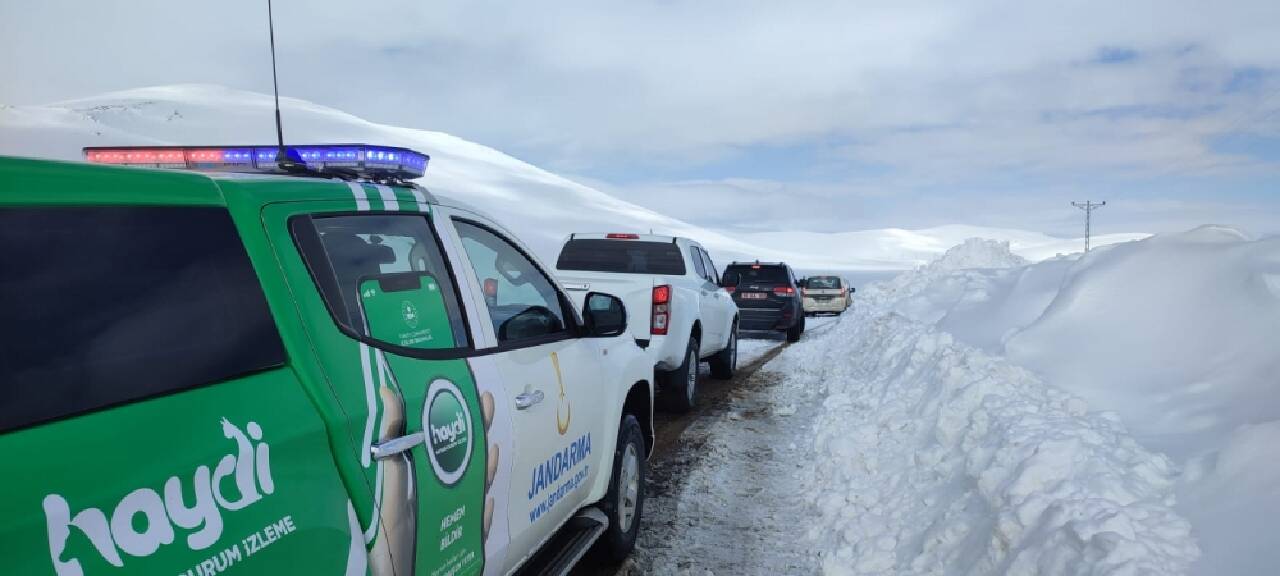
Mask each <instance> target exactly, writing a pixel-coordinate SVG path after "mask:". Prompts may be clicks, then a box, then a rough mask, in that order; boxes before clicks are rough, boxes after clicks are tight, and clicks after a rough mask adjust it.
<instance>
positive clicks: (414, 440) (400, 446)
mask: <svg viewBox="0 0 1280 576" xmlns="http://www.w3.org/2000/svg"><path fill="white" fill-rule="evenodd" d="M426 439H427V435H426V434H424V433H422V432H414V433H413V434H406V435H404V436H400V437H399V438H392V439H390V440H387V441H386V442H380V443H378V444H374V445H373V446H370V447H369V452H370V453H372V454H373V457H374V459H377V460H385V459H387V458H390V457H392V456H395V455H396V454H400V453H401V452H407V451H409V450H411V449H412V448H413V447H414V446H417V445H419V444H421V443H422V442H423V441H424V440H426Z"/></svg>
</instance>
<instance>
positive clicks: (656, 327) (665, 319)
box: [649, 284, 671, 335]
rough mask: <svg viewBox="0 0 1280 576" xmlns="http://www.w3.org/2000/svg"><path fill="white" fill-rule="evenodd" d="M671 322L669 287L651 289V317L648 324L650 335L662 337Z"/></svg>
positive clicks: (661, 286) (663, 285)
mask: <svg viewBox="0 0 1280 576" xmlns="http://www.w3.org/2000/svg"><path fill="white" fill-rule="evenodd" d="M670 320H671V286H668V285H666V284H662V285H660V286H654V287H653V316H652V317H651V318H650V322H649V332H650V333H651V334H658V335H664V334H666V333H667V328H668V326H669V322H670Z"/></svg>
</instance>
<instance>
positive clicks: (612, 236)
mask: <svg viewBox="0 0 1280 576" xmlns="http://www.w3.org/2000/svg"><path fill="white" fill-rule="evenodd" d="M604 237H605V238H609V239H611V240H639V239H640V235H639V234H624V233H621V232H610V233H608V234H605V236H604Z"/></svg>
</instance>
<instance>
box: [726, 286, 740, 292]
mask: <svg viewBox="0 0 1280 576" xmlns="http://www.w3.org/2000/svg"><path fill="white" fill-rule="evenodd" d="M737 290H738V287H737V286H725V287H724V291H725V292H728V293H730V294H733V293H734V292H736V291H737Z"/></svg>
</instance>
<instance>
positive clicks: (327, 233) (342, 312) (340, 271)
mask: <svg viewBox="0 0 1280 576" xmlns="http://www.w3.org/2000/svg"><path fill="white" fill-rule="evenodd" d="M290 225H291V226H292V228H293V233H294V237H295V239H296V240H297V241H298V246H299V249H300V250H301V251H302V253H303V256H304V258H305V260H306V261H307V266H308V267H310V269H311V273H312V275H313V276H314V277H315V279H316V282H317V284H318V285H319V288H320V293H321V295H322V296H323V297H324V299H325V304H326V305H327V306H328V307H329V310H330V312H331V313H332V314H333V316H334V318H335V319H336V321H337V322H338V323H339V324H340V325H342V326H343V327H344V328H346V329H347V330H348V331H350V332H354V333H355V334H357V335H359V336H363V337H367V338H371V339H374V340H378V341H382V342H387V343H389V344H393V345H396V346H402V347H405V348H430V349H449V348H461V347H465V346H467V345H468V339H467V332H466V325H465V324H464V322H463V320H462V313H461V307H460V306H459V304H458V296H457V290H456V289H455V288H454V283H453V279H452V277H450V275H449V269H448V267H447V266H446V265H445V261H444V257H443V256H442V255H441V253H440V246H439V244H438V243H437V242H436V238H435V235H434V234H433V233H432V232H431V224H430V222H429V221H428V220H427V217H426V216H423V215H421V214H404V215H390V214H357V215H347V216H316V217H307V216H303V217H297V218H294V219H293V220H292V221H291V222H290Z"/></svg>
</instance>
